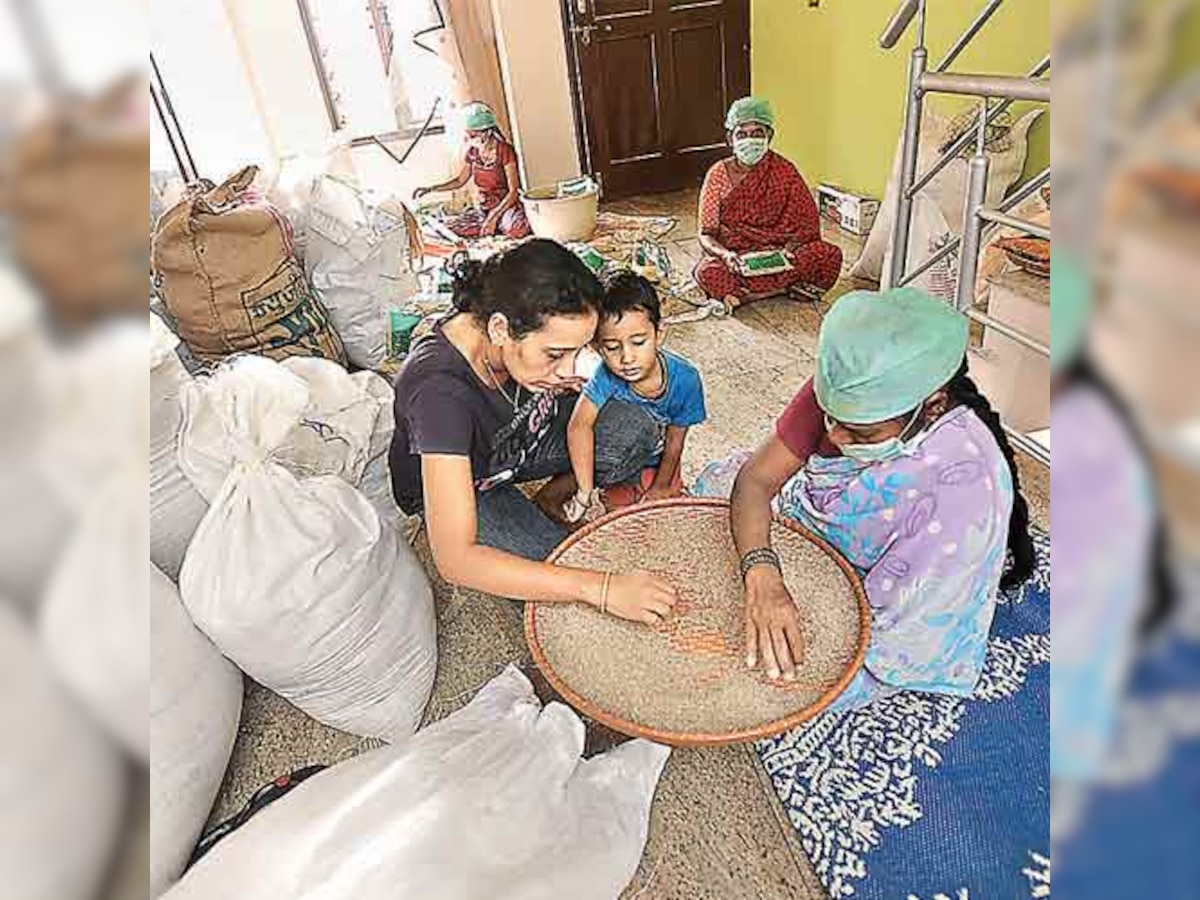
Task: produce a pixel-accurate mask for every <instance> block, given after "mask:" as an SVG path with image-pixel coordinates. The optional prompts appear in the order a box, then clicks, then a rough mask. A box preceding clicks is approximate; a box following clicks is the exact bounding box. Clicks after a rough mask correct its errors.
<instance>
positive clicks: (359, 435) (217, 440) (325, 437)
mask: <svg viewBox="0 0 1200 900" xmlns="http://www.w3.org/2000/svg"><path fill="white" fill-rule="evenodd" d="M277 365H279V366H280V367H281V369H282V370H283V372H285V373H286V374H287V375H290V376H292V379H291V381H290V384H289V379H288V378H286V377H284V376H283V375H281V376H279V377H278V378H277V379H276V383H277V384H279V385H284V384H289V387H288V388H287V390H289V391H290V392H291V393H293V394H296V395H299V394H300V393H301V392H303V393H304V395H305V397H306V399H305V402H304V407H303V410H302V412H301V413H300V415H299V416H298V417H296V419H295V422H294V424H293V426H292V427H291V428H290V429H289V431H288V433H287V435H286V436H285V437H284V438H283V439H282V441H281V442H280V443H279V444H278V446H277V447H276V448H275V450H274V451H273V453H272V458H273V459H274V460H275V461H277V462H279V463H280V464H281V465H283V466H284V467H285V468H286V469H288V471H290V472H291V473H292V474H294V475H297V476H301V477H310V476H315V475H336V476H338V477H339V478H342V479H343V480H345V481H347V482H349V483H350V484H353V485H355V486H358V487H360V488H361V489H362V491H363V493H364V494H365V495H366V496H367V499H368V500H369V501H370V502H371V505H372V506H374V507H375V509H376V511H377V512H378V513H379V515H380V517H381V518H382V519H383V521H384V523H385V524H387V525H389V526H390V525H393V524H394V523H395V522H396V521H397V520H398V519H399V518H401V517H402V516H403V513H402V512H401V511H400V509H399V507H397V506H396V502H395V500H394V499H393V497H392V486H391V478H390V475H389V470H388V465H387V453H388V449H389V448H390V446H391V440H392V431H393V430H394V420H393V414H392V402H393V398H394V395H393V391H392V387H391V385H389V384H388V383H387V381H385V380H384V379H383V378H382V377H380V376H379V375H377V374H375V373H374V372H356V373H354V374H353V375H351V374H349V373H348V372H346V370H345V369H344V368H342V367H341V366H340V365H338V364H337V363H335V362H331V361H330V360H326V359H316V358H300V357H295V358H292V359H288V360H285V361H284V362H283V363H279V364H277ZM261 371H265V368H264V367H263V366H261V365H259V366H255V367H251V368H246V367H244V366H240V365H238V364H237V363H236V362H235V363H233V364H230V365H226V366H223V367H221V368H220V369H218V370H217V372H216V373H215V374H213V375H212V376H210V377H207V378H200V379H197V380H195V381H192V382H189V383H188V384H187V385H186V386H185V387H184V388H183V392H182V401H183V402H182V405H183V410H184V412H183V419H184V421H183V428H182V430H183V437H182V443H183V444H184V445H185V446H186V447H187V452H186V453H184V454H182V456H181V460H180V461H181V464H182V468H183V471H184V473H185V474H186V475H187V477H188V479H189V480H190V481H191V482H192V483H193V484H194V485H195V486H196V488H197V489H198V490H199V491H200V493H201V495H203V496H204V497H206V498H208V500H210V501H211V500H212V499H213V498H214V497H216V495H217V493H218V492H219V491H220V489H221V486H222V485H223V484H224V482H225V477H226V476H227V475H228V474H229V471H230V470H231V469H232V468H233V460H234V457H235V454H236V448H235V447H234V445H233V443H232V442H231V438H230V434H229V432H228V431H227V429H226V427H225V414H224V411H225V410H227V409H229V408H230V407H231V405H232V404H234V403H236V402H237V398H238V396H239V395H240V393H242V392H244V391H245V390H247V389H248V388H247V385H248V383H249V382H250V381H252V380H253V378H254V377H255V375H254V373H257V372H261Z"/></svg>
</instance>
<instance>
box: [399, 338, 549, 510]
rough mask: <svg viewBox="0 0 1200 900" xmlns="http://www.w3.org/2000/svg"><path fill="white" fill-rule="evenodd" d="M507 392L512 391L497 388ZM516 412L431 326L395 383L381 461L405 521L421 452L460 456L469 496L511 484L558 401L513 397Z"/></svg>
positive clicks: (417, 502)
mask: <svg viewBox="0 0 1200 900" xmlns="http://www.w3.org/2000/svg"><path fill="white" fill-rule="evenodd" d="M505 390H508V391H510V396H511V392H512V391H514V390H516V386H515V385H513V384H512V383H511V382H510V383H509V385H508V386H506V387H505ZM517 399H518V405H517V409H516V410H515V411H514V409H513V405H512V402H511V401H510V400H509V399H508V398H506V397H505V396H504V395H503V394H502V393H501V392H500V391H498V390H496V389H495V388H493V387H490V386H489V385H487V384H485V383H484V382H483V381H481V380H480V378H479V376H478V375H476V374H475V371H474V369H472V368H471V364H470V363H468V362H467V360H466V359H465V358H464V357H463V355H462V354H461V353H460V352H459V351H458V349H457V348H456V347H455V346H454V345H453V344H451V343H450V341H448V340H447V339H446V337H445V335H444V334H442V329H441V326H439V327H438V328H437V329H436V330H435V331H434V333H433V334H431V335H430V336H429V337H427V338H425V339H424V340H422V341H420V342H419V343H418V344H417V345H416V346H415V347H414V348H413V349H412V352H411V354H410V355H409V357H408V360H407V361H406V362H405V364H404V368H403V369H401V370H400V374H399V375H398V376H397V377H396V402H395V412H396V431H395V434H394V435H393V436H392V447H391V451H390V454H389V457H388V461H389V464H390V466H391V470H392V494H393V495H394V496H395V498H396V502H397V503H398V504H399V505H400V508H401V509H403V510H404V511H405V512H406V513H408V514H409V515H413V514H416V513H419V512H420V511H421V510H422V508H423V506H424V496H423V488H422V482H421V454H424V453H437V454H445V455H448V456H465V457H467V458H468V459H470V460H471V473H472V476H473V478H474V480H475V487H476V489H477V490H480V491H486V490H489V489H490V488H493V487H495V486H497V485H499V484H505V483H508V482H510V481H513V480H515V479H516V477H517V475H518V473H519V472H520V470H521V467H522V466H523V465H524V463H525V461H526V460H527V459H528V458H529V456H530V455H531V454H532V453H533V451H534V450H535V449H536V448H537V446H538V444H539V443H540V442H541V441H542V439H543V438H545V436H546V435H547V433H548V432H549V431H550V430H551V429H552V428H553V427H554V424H555V419H556V417H557V416H558V412H559V404H560V403H561V402H563V401H561V400H560V399H559V398H557V397H555V396H554V395H552V394H549V393H543V394H529V393H528V392H524V391H522V392H521V393H520V395H519V396H518V398H517Z"/></svg>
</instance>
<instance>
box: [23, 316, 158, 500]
mask: <svg viewBox="0 0 1200 900" xmlns="http://www.w3.org/2000/svg"><path fill="white" fill-rule="evenodd" d="M150 347H151V337H150V322H149V318H145V319H125V320H122V321H118V322H114V323H112V324H108V325H105V326H103V327H101V328H97V329H96V330H95V331H93V332H92V333H91V334H89V335H88V337H87V338H86V339H84V340H83V341H80V342H79V343H76V344H72V345H69V346H64V347H61V348H59V349H58V350H57V352H56V354H55V362H54V369H53V373H52V377H51V378H50V380H49V382H48V385H47V390H48V394H49V418H48V421H47V433H46V440H45V443H44V460H45V463H44V464H45V467H46V470H47V473H48V474H49V475H50V476H51V477H52V479H53V481H54V484H55V487H56V488H57V489H58V490H59V492H60V494H61V496H62V498H63V500H64V501H65V502H66V503H67V504H68V506H69V507H70V508H71V509H73V510H75V511H77V512H80V513H82V512H83V511H84V510H85V509H87V508H88V506H89V505H90V504H91V502H92V499H93V497H94V496H95V494H96V492H97V491H98V490H100V489H102V488H104V487H105V486H106V485H107V484H108V483H109V482H110V481H111V480H112V478H113V476H114V475H115V474H116V473H117V471H118V470H120V469H121V468H123V467H125V466H126V465H128V464H129V463H130V461H131V460H134V459H136V460H138V461H140V464H141V467H142V469H143V470H144V469H145V468H146V447H147V446H148V444H149V419H150V391H149V380H148V379H147V377H146V373H147V372H148V371H149V365H148V363H149V357H150V353H151V350H150ZM145 502H146V500H145V497H143V498H142V503H143V516H144V515H145V512H144V510H145V505H144V504H145Z"/></svg>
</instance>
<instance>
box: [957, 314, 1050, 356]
mask: <svg viewBox="0 0 1200 900" xmlns="http://www.w3.org/2000/svg"><path fill="white" fill-rule="evenodd" d="M966 312H967V318H969V319H972V320H974V321H976V322H978V323H979V324H980V325H982V326H984V327H985V328H989V329H991V330H992V331H995V332H997V333H998V334H1002V335H1004V336H1005V337H1006V338H1008V339H1009V340H1010V341H1016V342H1017V343H1018V344H1020V345H1021V346H1022V347H1028V348H1029V349H1030V350H1032V351H1034V352H1035V353H1040V354H1041V355H1042V356H1049V355H1050V348H1049V347H1047V346H1046V345H1045V344H1043V343H1041V342H1040V341H1035V340H1034V339H1033V338H1031V337H1030V336H1029V335H1027V334H1025V333H1024V332H1021V331H1017V329H1015V328H1013V327H1012V326H1011V325H1005V324H1004V323H1003V322H1001V321H1000V320H999V319H993V318H992V317H991V316H989V315H987V313H981V312H980V311H979V310H977V309H968V310H967V311H966Z"/></svg>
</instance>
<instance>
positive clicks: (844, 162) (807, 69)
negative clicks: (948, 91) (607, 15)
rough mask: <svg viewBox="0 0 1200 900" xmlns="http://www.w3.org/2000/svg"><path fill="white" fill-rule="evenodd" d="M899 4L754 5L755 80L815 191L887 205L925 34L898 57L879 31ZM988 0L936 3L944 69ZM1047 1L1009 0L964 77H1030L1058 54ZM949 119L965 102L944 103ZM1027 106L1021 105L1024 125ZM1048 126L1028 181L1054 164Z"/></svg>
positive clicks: (825, 0) (783, 144) (909, 38)
mask: <svg viewBox="0 0 1200 900" xmlns="http://www.w3.org/2000/svg"><path fill="white" fill-rule="evenodd" d="M896 5H897V0H821V5H820V7H819V8H816V9H813V8H810V7H809V6H808V2H807V0H752V3H751V31H752V36H751V48H752V49H751V79H752V84H753V90H754V92H755V93H756V94H760V95H762V96H765V97H767V98H769V99H770V100H771V102H772V103H773V104H774V106H775V111H776V115H777V117H778V120H779V125H778V129H777V136H776V149H778V150H779V151H780V152H781V153H783V154H784V155H785V156H787V157H788V158H790V159H791V160H792V161H793V162H795V163H796V165H797V166H799V167H800V170H801V171H802V172H803V173H804V175H805V177H806V179H807V180H808V181H809V182H810V184H814V185H815V184H816V183H817V182H820V181H830V182H833V183H835V184H840V185H842V186H843V187H846V188H849V189H850V190H854V191H858V192H863V193H866V194H868V195H870V196H874V197H882V196H883V191H884V187H885V186H886V184H887V178H888V172H889V169H890V167H891V161H892V155H893V153H894V152H895V148H896V141H897V139H898V138H899V135H900V129H901V126H902V124H903V120H904V111H903V103H904V87H905V81H906V78H907V74H906V73H907V69H908V55H909V51H910V50H911V48H912V45H913V41H914V40H915V32H916V29H915V27H914V28H912V30H911V31H910V32H909V33H908V34H906V35H905V37H904V38H903V39H902V40H901V41H900V43H899V44H897V45H896V46H895V47H893V48H892V49H891V50H881V49H880V47H879V43H878V38H879V33H880V32H881V31H882V30H883V27H884V25H886V24H887V21H888V19H889V18H890V16H891V14H892V12H893V11H894V10H895V8H896ZM982 5H983V2H982V0H929V9H930V15H929V29H928V32H927V36H926V45H927V46H928V47H929V49H930V65H931V66H933V65H935V64H936V63H937V62H938V60H939V59H940V58H941V56H942V54H943V53H944V52H945V50H946V49H947V48H949V47H950V45H951V44H952V43H953V42H954V40H955V39H956V38H957V37H958V35H959V34H961V33H962V30H963V29H964V28H965V27H966V25H967V24H968V23H969V22H970V21H971V19H972V18H973V17H974V14H975V13H976V12H977V11H978V10H979V9H980V8H981V7H982ZM1048 8H1049V4H1048V3H1047V0H1009V2H1007V3H1005V5H1004V6H1003V7H1001V9H1000V11H999V12H998V13H997V14H996V16H995V17H994V18H993V20H992V21H991V22H990V23H989V24H988V27H987V29H986V30H985V31H984V32H983V33H981V34H980V35H979V36H978V37H977V38H976V40H975V42H974V43H972V45H971V46H970V47H969V48H968V49H967V50H966V51H965V52H964V53H963V55H962V56H960V57H959V60H958V62H957V63H956V64H955V66H954V70H955V71H959V72H978V73H997V74H1015V73H1018V72H1020V73H1022V74H1023V73H1024V72H1026V71H1028V70H1029V69H1031V68H1032V67H1033V66H1034V65H1035V64H1036V63H1037V61H1038V60H1040V59H1041V58H1042V57H1043V56H1044V55H1045V54H1046V52H1047V50H1048V49H1049V47H1050V17H1049V12H1048ZM932 103H933V104H934V108H936V109H938V110H939V111H942V112H955V111H958V110H960V109H962V108H963V107H964V105H965V103H964V101H960V100H958V99H956V98H948V97H938V98H935V99H934V100H933V101H932ZM1027 108H1028V107H1027V106H1024V105H1022V104H1017V105H1016V106H1014V108H1013V113H1014V117H1015V116H1019V115H1021V114H1022V113H1023V112H1025V110H1026V109H1027ZM1047 126H1048V122H1047V121H1046V117H1045V116H1043V117H1042V120H1041V121H1039V122H1038V123H1037V124H1036V125H1035V126H1034V128H1033V130H1032V131H1031V133H1030V153H1029V159H1028V161H1027V163H1026V166H1025V172H1026V174H1027V175H1032V174H1035V173H1036V172H1038V171H1040V170H1041V169H1043V168H1045V167H1046V165H1048V164H1049V160H1050V145H1049V132H1048V127H1047Z"/></svg>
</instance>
